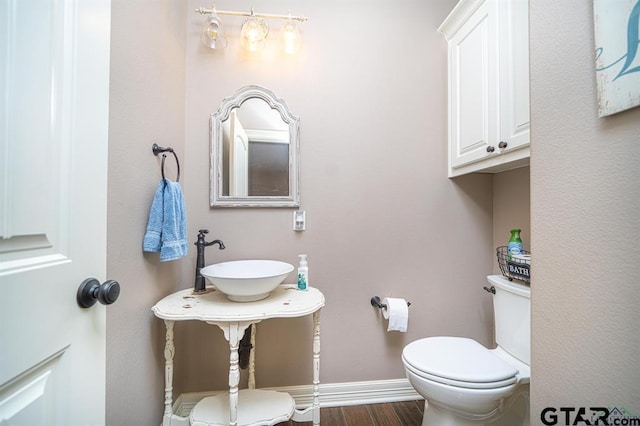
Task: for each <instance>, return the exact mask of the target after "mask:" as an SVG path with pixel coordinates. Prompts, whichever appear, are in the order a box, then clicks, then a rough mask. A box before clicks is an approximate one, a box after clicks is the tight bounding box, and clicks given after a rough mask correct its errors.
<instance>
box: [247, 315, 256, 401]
mask: <svg viewBox="0 0 640 426" xmlns="http://www.w3.org/2000/svg"><path fill="white" fill-rule="evenodd" d="M256 328H258V324H253V327H251V353H250V354H249V379H248V383H247V387H248V388H249V389H255V388H256Z"/></svg>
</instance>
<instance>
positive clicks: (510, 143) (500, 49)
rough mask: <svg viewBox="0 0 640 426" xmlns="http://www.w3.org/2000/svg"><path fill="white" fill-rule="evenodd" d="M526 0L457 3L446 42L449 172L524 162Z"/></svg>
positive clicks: (443, 28)
mask: <svg viewBox="0 0 640 426" xmlns="http://www.w3.org/2000/svg"><path fill="white" fill-rule="evenodd" d="M528 11H529V2H528V0H461V1H460V2H459V3H458V4H457V5H456V7H455V8H454V9H453V10H452V11H451V13H450V14H449V16H448V17H447V18H446V19H445V21H444V22H443V23H442V25H441V26H440V28H439V29H438V31H440V32H441V33H442V34H443V35H444V36H445V37H446V39H447V42H448V73H447V75H448V91H449V93H448V97H449V107H448V117H449V120H448V133H449V138H448V139H449V177H454V176H459V175H462V174H466V173H472V172H488V173H495V172H500V171H504V170H509V169H513V168H517V167H521V166H524V165H527V164H528V163H529V141H530V137H529V134H530V132H529V20H528Z"/></svg>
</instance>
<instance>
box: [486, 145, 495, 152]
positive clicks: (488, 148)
mask: <svg viewBox="0 0 640 426" xmlns="http://www.w3.org/2000/svg"><path fill="white" fill-rule="evenodd" d="M495 150H496V147H495V146H492V145H489V146H488V147H487V152H493V151H495Z"/></svg>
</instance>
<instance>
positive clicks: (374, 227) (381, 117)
mask: <svg viewBox="0 0 640 426" xmlns="http://www.w3.org/2000/svg"><path fill="white" fill-rule="evenodd" d="M454 4H455V1H454V0H439V1H430V2H422V1H418V0H412V1H407V2H403V5H402V7H398V6H397V5H394V4H391V3H385V2H382V1H378V0H376V1H374V2H373V3H372V2H371V1H369V2H363V1H350V2H338V1H329V2H323V3H322V4H318V3H316V2H311V1H310V0H304V1H298V2H296V4H295V5H292V4H290V3H289V2H284V1H280V0H273V1H269V2H268V7H267V6H265V8H264V9H265V11H267V12H285V13H286V11H287V10H288V9H289V8H293V9H292V12H293V13H299V14H304V15H307V16H309V18H310V20H309V21H308V22H307V23H305V24H303V26H302V31H303V38H304V43H305V46H304V50H303V52H302V54H301V55H299V56H297V57H295V58H282V57H280V56H279V55H278V54H277V53H276V52H275V51H273V50H267V52H266V54H265V55H263V56H260V57H250V56H248V55H247V54H246V53H243V52H242V51H240V50H239V49H238V46H237V44H238V43H237V39H234V38H233V36H231V35H232V34H236V36H237V34H238V27H239V25H240V21H238V20H237V18H236V20H234V18H229V19H227V21H228V22H229V24H228V25H229V28H228V32H229V33H230V45H229V48H228V49H227V50H225V51H222V52H212V51H209V50H206V49H205V48H203V47H201V44H200V42H199V31H200V28H201V22H202V20H203V18H202V17H201V16H199V15H196V14H194V13H193V12H192V11H193V9H195V8H196V7H200V6H204V7H210V6H211V4H210V3H206V2H204V1H195V0H190V1H189V2H188V3H187V4H185V3H184V2H182V1H178V0H144V1H143V0H139V1H135V2H130V1H124V0H114V2H113V10H112V70H111V78H112V81H111V84H112V87H111V118H110V120H111V121H110V124H111V125H110V148H109V149H110V152H109V154H110V159H109V164H110V176H109V183H110V186H109V240H108V275H109V276H110V277H113V278H117V279H118V280H119V281H120V282H121V284H122V287H123V289H122V295H121V299H120V300H119V301H118V303H116V304H114V305H112V306H110V307H109V309H108V313H107V320H108V349H107V360H108V365H107V412H108V417H107V422H108V424H113V425H120V424H158V423H159V422H160V419H161V415H162V402H163V399H164V393H163V389H164V383H163V374H164V359H163V350H162V347H163V343H164V326H163V324H162V322H161V321H160V320H158V319H156V318H154V317H153V315H152V314H151V311H150V308H151V306H153V304H154V303H156V301H157V300H159V299H160V298H162V297H163V296H165V295H166V294H169V293H172V292H174V291H176V290H178V289H183V288H188V287H190V286H191V285H192V283H193V268H194V266H195V252H194V250H193V246H191V252H190V254H189V256H188V257H187V258H184V259H182V260H180V261H177V262H171V263H169V264H160V263H159V262H158V261H157V257H156V255H153V254H143V253H142V252H141V241H142V237H143V235H144V229H145V226H146V222H147V215H148V209H149V206H150V203H151V199H152V197H153V192H154V191H155V187H156V185H157V182H158V179H159V177H160V176H159V159H158V158H155V157H153V155H152V154H151V144H152V143H153V142H154V141H157V142H158V143H160V144H166V145H171V146H173V147H174V148H176V150H177V151H178V155H179V156H180V159H181V166H182V178H181V183H182V184H183V189H184V192H185V197H186V202H187V215H188V226H189V236H190V240H192V241H195V236H196V233H197V230H198V229H200V228H209V229H210V230H211V234H210V235H211V237H212V238H221V239H223V240H224V241H225V244H226V246H227V249H226V250H224V251H218V250H217V249H209V251H208V252H207V262H208V263H213V262H219V261H224V260H231V259H242V258H273V259H280V260H285V261H288V262H291V263H296V262H297V255H298V254H299V253H307V254H308V255H309V261H310V277H311V280H312V285H313V286H316V287H318V288H320V289H321V290H322V291H323V292H324V294H325V296H326V299H327V305H326V307H325V308H324V309H323V314H322V368H321V381H322V382H324V383H333V382H349V381H360V380H378V379H392V378H401V377H404V371H403V368H402V364H401V362H400V353H401V350H402V347H403V346H404V345H405V344H407V343H409V342H410V341H412V340H415V339H417V338H420V337H425V336H430V335H443V334H448V335H456V336H468V337H472V338H475V339H476V340H478V341H479V342H481V343H483V344H485V345H491V344H492V329H491V327H492V311H491V299H490V297H488V295H487V294H486V293H485V292H483V291H482V290H481V288H482V286H483V285H485V283H486V280H485V276H486V275H487V274H489V273H491V272H492V267H493V266H492V265H494V264H495V255H494V246H495V242H494V240H495V241H500V243H502V241H503V240H504V238H505V237H504V235H505V232H507V233H508V229H506V231H505V230H504V229H505V228H508V226H507V225H505V224H502V223H498V224H496V223H494V210H496V211H501V210H502V209H503V208H508V209H511V207H508V202H507V201H505V200H504V199H503V198H501V200H503V201H497V202H496V201H495V200H494V198H493V192H494V188H502V184H506V185H510V183H509V182H514V180H513V179H512V178H509V176H508V175H507V176H506V177H504V178H492V177H491V176H490V175H473V176H465V177H460V178H456V179H447V177H446V176H447V173H446V52H445V48H446V46H445V41H444V38H443V37H442V36H440V35H439V34H438V33H437V31H436V28H437V27H438V26H439V24H440V23H441V22H442V20H443V19H444V17H445V16H446V15H447V14H448V12H449V11H450V10H451V9H452V8H453V6H454ZM217 6H218V8H220V9H240V10H249V8H250V6H251V3H250V2H248V1H245V0H238V1H231V0H226V2H223V3H220V2H218V3H217ZM149 20H153V22H154V23H155V27H154V31H147V30H143V29H142V28H143V26H142V24H141V23H142V22H148V21H149ZM274 25H275V27H274V28H277V26H278V24H277V23H275V24H274ZM381 28H385V29H386V30H383V31H382V34H383V35H384V36H383V37H380V34H381V30H380V29H381ZM274 34H277V31H274ZM247 84H258V85H262V86H265V87H267V88H269V89H271V90H273V91H274V92H275V93H276V94H277V95H278V96H280V97H282V98H284V99H285V100H286V101H287V103H288V105H289V107H290V109H291V110H292V111H293V112H294V113H295V114H297V115H299V116H300V117H301V160H302V161H301V163H302V166H301V167H302V169H301V192H302V207H301V208H302V209H304V210H306V211H307V220H308V223H307V231H305V232H303V233H295V232H294V231H292V229H291V226H292V217H291V215H292V213H291V210H290V209H258V210H255V209H254V210H251V209H232V210H224V209H210V208H209V204H208V193H209V181H208V176H209V162H208V155H209V142H208V118H209V114H210V113H212V112H214V111H215V110H216V109H217V108H218V105H219V104H220V102H221V100H222V99H223V98H225V97H227V96H230V95H231V94H233V93H234V92H235V90H237V89H238V88H239V87H241V86H244V85H247ZM167 164H171V158H169V159H168V162H167ZM524 170H526V169H524ZM168 172H169V174H170V176H174V174H173V173H174V172H175V171H174V170H171V169H170V170H169V171H168ZM509 173H513V174H515V176H516V177H518V178H520V177H523V176H527V174H526V173H524V175H523V172H519V171H514V172H509ZM521 199H522V200H523V202H522V203H520V204H517V205H518V206H522V207H521V208H516V209H515V211H514V210H513V209H512V210H509V211H510V212H511V213H509V214H508V215H509V217H511V218H513V217H516V218H517V217H518V216H520V215H523V216H522V219H516V221H517V222H518V225H519V226H522V227H523V229H524V228H525V225H524V224H523V223H526V222H528V216H527V213H528V206H526V204H524V203H525V202H526V201H527V200H528V194H527V193H523V195H522V196H521ZM505 203H507V207H504V206H505ZM525 217H526V218H525ZM494 235H495V236H494ZM498 235H499V237H498ZM507 236H508V235H507ZM525 244H526V243H525ZM289 281H291V278H290V279H289ZM373 295H379V296H381V297H384V296H396V297H404V298H406V299H408V300H410V301H411V302H412V307H411V308H410V323H409V332H408V333H406V334H399V333H393V334H391V333H386V332H385V327H386V323H384V322H383V321H382V320H381V318H380V314H379V312H378V311H377V310H375V309H373V308H372V307H371V306H370V305H369V299H370V297H371V296H373ZM310 327H311V324H310V319H309V318H303V319H299V320H286V321H284V320H283V321H279V320H270V321H267V322H264V323H261V324H260V325H259V331H258V351H257V363H258V372H257V380H258V385H259V386H284V385H295V384H304V383H309V382H310V379H311V357H310V352H311V350H310V345H311V342H310V337H311V336H310V335H311V329H310ZM176 349H177V353H176V369H175V372H176V374H175V389H174V395H178V394H179V393H181V392H191V391H199V390H212V389H224V388H225V387H226V386H227V368H228V358H229V353H228V348H227V346H226V344H225V342H224V340H223V336H222V333H221V332H220V331H219V330H218V329H217V328H216V327H213V326H206V325H200V324H196V323H188V324H187V323H185V324H178V325H177V326H176ZM133 401H135V403H134V402H133Z"/></svg>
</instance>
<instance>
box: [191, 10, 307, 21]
mask: <svg viewBox="0 0 640 426" xmlns="http://www.w3.org/2000/svg"><path fill="white" fill-rule="evenodd" d="M196 13H199V14H201V15H210V14H212V13H215V14H217V15H227V16H247V17H250V16H255V17H258V18H265V19H292V20H294V21H300V22H305V21H306V20H307V19H308V18H307V17H306V16H296V15H291V13H289V14H287V15H275V14H271V13H255V12H254V10H253V8H251V12H235V11H231V10H218V9H216V8H215V7H213V8H212V9H206V8H204V7H199V8H197V9H196Z"/></svg>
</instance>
